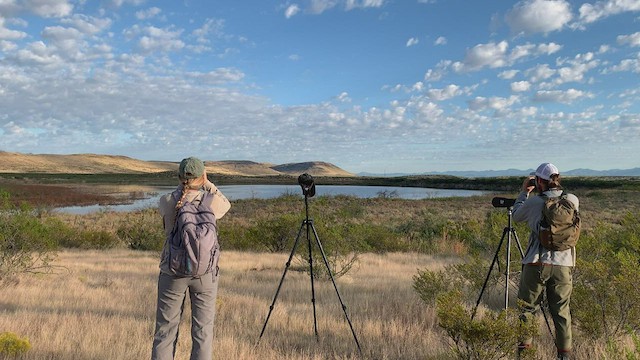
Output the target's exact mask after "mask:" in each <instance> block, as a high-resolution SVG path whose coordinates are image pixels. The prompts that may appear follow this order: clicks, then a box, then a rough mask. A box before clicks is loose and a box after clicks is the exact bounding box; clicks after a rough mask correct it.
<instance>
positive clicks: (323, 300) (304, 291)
mask: <svg viewBox="0 0 640 360" xmlns="http://www.w3.org/2000/svg"><path fill="white" fill-rule="evenodd" d="M287 257H288V254H263V253H247V252H232V251H228V252H224V253H223V257H222V260H221V268H222V277H221V283H220V290H219V295H218V311H217V318H216V333H215V338H214V342H215V355H214V357H215V358H216V359H230V360H232V359H243V360H245V359H267V360H268V359H351V358H365V359H446V358H447V356H446V355H445V353H446V350H447V345H446V342H445V341H446V339H445V338H444V337H443V335H442V333H440V332H439V331H438V327H437V324H436V323H435V321H436V320H435V319H436V318H435V314H434V311H433V309H431V308H427V307H425V305H424V303H422V301H421V300H420V299H419V298H418V296H417V294H416V293H415V292H414V290H413V288H412V276H413V275H414V274H415V273H416V269H418V268H429V269H438V268H442V267H443V266H444V265H445V264H447V263H450V262H451V261H452V260H447V259H436V258H433V257H431V256H427V255H417V254H387V255H373V254H365V255H362V256H361V259H360V262H359V267H358V268H357V269H355V270H353V271H352V272H351V273H350V274H349V275H347V276H344V277H341V278H339V279H337V280H336V283H337V285H338V289H339V291H340V294H341V296H342V298H343V301H344V303H345V305H346V306H347V311H348V313H349V316H350V318H351V321H352V323H353V326H354V329H355V332H356V335H357V337H358V340H359V342H360V344H361V347H362V357H359V356H358V351H357V348H356V345H355V341H354V339H353V335H352V334H351V331H350V329H349V327H348V324H347V322H346V320H345V318H344V314H343V312H342V310H341V308H340V306H339V301H338V298H337V295H336V292H335V290H334V288H333V285H332V284H331V282H330V281H316V282H315V285H316V309H317V322H318V332H319V337H318V339H317V340H316V338H315V336H314V333H313V311H312V304H311V290H310V278H309V276H308V274H307V273H306V272H301V271H294V270H293V269H294V268H298V267H299V265H305V264H306V263H298V264H293V265H292V266H291V268H290V270H289V271H288V272H287V275H286V277H285V281H284V284H283V286H282V289H281V291H280V294H279V295H278V298H277V300H276V304H275V307H274V310H273V312H272V315H271V318H270V319H269V321H268V323H267V328H266V330H265V333H264V336H263V338H262V340H261V341H260V342H259V343H258V338H259V335H260V331H261V329H262V326H263V325H264V322H265V318H266V315H267V313H268V311H269V305H271V302H272V301H273V297H274V295H275V291H276V288H277V285H278V282H279V281H280V278H281V277H282V274H283V271H284V269H285V262H286V259H287ZM56 265H58V266H59V268H58V269H57V273H56V274H54V275H40V276H33V275H24V276H21V277H20V278H19V281H17V282H15V283H12V284H7V285H5V287H4V288H3V289H2V292H0V308H1V309H2V311H1V312H0V329H1V330H2V331H10V332H14V333H16V334H18V335H19V336H22V337H27V338H28V339H29V341H30V342H31V344H32V349H31V350H30V351H29V352H28V353H27V354H26V355H25V356H24V357H22V359H75V360H85V359H86V360H89V359H123V360H124V359H147V358H149V357H150V353H151V342H152V336H153V328H154V317H155V297H156V280H157V274H158V259H157V254H155V253H150V252H139V251H130V250H123V249H119V250H102V251H71V250H65V251H63V252H61V253H59V256H58V260H57V261H56ZM188 314H189V310H188V307H187V310H185V316H184V318H183V321H182V325H181V328H180V338H179V343H178V348H177V356H176V358H177V359H188V353H189V347H190V337H189V316H188Z"/></svg>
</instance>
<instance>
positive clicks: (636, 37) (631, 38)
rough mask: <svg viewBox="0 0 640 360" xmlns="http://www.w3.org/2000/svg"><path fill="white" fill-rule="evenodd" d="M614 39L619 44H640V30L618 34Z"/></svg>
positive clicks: (633, 45) (634, 45)
mask: <svg viewBox="0 0 640 360" xmlns="http://www.w3.org/2000/svg"><path fill="white" fill-rule="evenodd" d="M616 40H617V41H618V44H620V45H625V44H628V45H629V46H632V47H636V46H640V32H636V33H633V34H629V35H620V36H618V37H617V38H616Z"/></svg>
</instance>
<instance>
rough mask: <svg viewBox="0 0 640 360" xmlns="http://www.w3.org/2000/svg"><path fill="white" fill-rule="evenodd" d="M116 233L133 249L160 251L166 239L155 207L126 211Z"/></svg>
mask: <svg viewBox="0 0 640 360" xmlns="http://www.w3.org/2000/svg"><path fill="white" fill-rule="evenodd" d="M116 234H117V235H118V237H119V238H120V239H121V240H122V241H123V242H124V243H125V244H127V245H128V246H129V248H131V249H133V250H155V251H161V250H162V247H163V245H164V242H165V240H166V235H165V232H164V229H163V226H162V219H161V217H160V216H159V215H158V213H157V210H156V209H143V210H139V211H135V212H131V213H128V214H127V215H126V220H125V221H124V222H122V224H121V225H120V226H119V227H118V229H117V230H116Z"/></svg>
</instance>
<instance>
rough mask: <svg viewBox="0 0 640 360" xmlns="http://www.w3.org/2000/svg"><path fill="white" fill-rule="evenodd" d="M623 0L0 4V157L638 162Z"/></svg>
mask: <svg viewBox="0 0 640 360" xmlns="http://www.w3.org/2000/svg"><path fill="white" fill-rule="evenodd" d="M639 80H640V1H639V0H596V1H564V0H553V1H549V0H526V1H520V2H516V1H512V2H507V1H492V2H487V1H462V0H460V1H458V0H393V1H392V0H312V1H264V0H249V1H237V0H236V1H211V0H206V1H205V0H201V1H195V0H188V1H181V0H165V1H145V0H104V1H99V0H94V1H87V0H76V1H72V0H0V150H2V151H10V152H20V153H36V154H42V153H54V154H71V153H97V154H112V155H125V156H130V157H133V158H138V159H144V160H171V161H179V160H180V159H182V158H184V157H187V156H191V155H195V156H198V157H201V158H202V159H205V160H252V161H257V162H268V163H274V164H284V163H292V162H303V161H326V162H330V163H333V164H335V165H337V166H340V167H342V168H343V169H345V170H347V171H350V172H354V173H358V172H372V173H397V172H404V173H421V172H432V171H450V170H502V169H508V168H517V169H528V168H533V167H536V166H537V165H538V164H539V163H541V162H545V161H550V162H553V163H555V164H556V165H557V166H558V167H559V168H560V169H561V171H562V169H566V170H570V169H576V168H591V169H597V170H606V169H614V168H618V169H626V168H633V167H638V166H640V160H639V159H640V156H638V155H637V154H639V153H640V85H639V84H640V82H639Z"/></svg>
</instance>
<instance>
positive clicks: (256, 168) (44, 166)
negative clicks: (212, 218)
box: [0, 151, 355, 176]
mask: <svg viewBox="0 0 640 360" xmlns="http://www.w3.org/2000/svg"><path fill="white" fill-rule="evenodd" d="M178 164H179V163H178V162H170V161H145V160H138V159H133V158H129V157H126V156H115V155H97V154H70V155H57V154H21V153H15V152H6V151H0V173H45V174H141V173H142V174H144V173H157V172H167V171H177V170H178ZM205 166H206V168H207V172H208V173H210V174H221V175H235V176H276V175H283V174H286V175H299V174H301V173H304V172H306V173H309V174H311V175H314V176H355V175H354V174H351V173H349V172H347V171H345V170H342V169H340V168H339V167H337V166H335V165H332V164H329V163H325V162H320V161H318V162H315V161H311V162H304V163H296V164H284V165H274V164H269V163H258V162H253V161H241V160H228V161H207V160H205Z"/></svg>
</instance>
